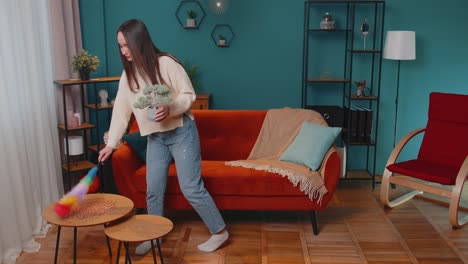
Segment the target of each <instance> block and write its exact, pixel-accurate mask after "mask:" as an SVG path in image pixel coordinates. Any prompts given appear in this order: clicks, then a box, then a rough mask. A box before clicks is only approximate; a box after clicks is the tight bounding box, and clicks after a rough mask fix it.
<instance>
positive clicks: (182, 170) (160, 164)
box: [146, 115, 226, 234]
mask: <svg viewBox="0 0 468 264" xmlns="http://www.w3.org/2000/svg"><path fill="white" fill-rule="evenodd" d="M173 158H174V161H175V164H176V168H177V179H178V180H179V185H180V189H181V190H182V193H183V194H184V196H185V198H186V199H187V200H188V201H189V203H190V204H191V205H192V207H193V208H194V209H195V211H196V212H197V213H198V215H200V217H201V219H202V220H203V222H204V223H205V224H206V225H207V226H208V229H209V230H210V232H211V233H212V234H214V233H217V232H219V231H221V230H222V229H223V228H224V227H225V226H226V224H225V223H224V220H223V218H222V217H221V214H220V212H219V210H218V208H217V207H216V204H215V203H214V201H213V198H212V197H211V195H210V194H209V193H208V191H207V190H206V189H205V186H204V184H203V180H202V178H201V155H200V139H199V138H198V131H197V126H196V124H195V122H194V121H193V120H191V119H190V118H189V117H188V116H186V115H184V125H183V126H182V127H178V128H176V129H174V130H171V131H166V132H156V133H153V134H151V135H149V136H148V146H147V154H146V182H147V186H148V187H147V190H146V202H147V205H148V213H149V214H152V215H163V212H164V193H165V190H166V185H167V173H168V170H169V165H170V163H171V161H172V159H173Z"/></svg>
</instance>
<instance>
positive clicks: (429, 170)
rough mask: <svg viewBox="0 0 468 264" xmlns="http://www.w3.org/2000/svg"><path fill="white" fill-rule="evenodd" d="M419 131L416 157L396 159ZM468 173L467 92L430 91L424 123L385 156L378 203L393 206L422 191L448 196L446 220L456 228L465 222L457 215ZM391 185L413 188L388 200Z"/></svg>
mask: <svg viewBox="0 0 468 264" xmlns="http://www.w3.org/2000/svg"><path fill="white" fill-rule="evenodd" d="M422 132H425V133H424V136H423V140H422V143H421V147H420V149H419V154H418V157H417V158H416V159H413V160H408V161H402V162H396V160H397V158H398V156H399V154H400V152H401V151H402V149H403V147H404V146H405V145H406V144H407V143H408V142H409V141H410V140H411V139H412V138H413V137H415V136H416V135H418V134H419V133H422ZM404 176H406V177H404ZM467 176H468V95H459V94H447V93H435V92H434V93H431V95H430V100H429V119H428V122H427V126H426V127H425V128H421V129H416V130H414V131H412V132H410V133H408V134H407V135H406V136H404V137H403V138H402V139H401V141H400V142H399V143H398V144H397V146H396V147H395V149H394V150H393V151H392V153H391V155H390V157H389V159H388V162H387V165H386V168H385V171H384V174H383V179H382V186H381V192H380V200H381V203H382V204H383V205H385V206H388V207H395V206H398V205H400V204H402V203H404V202H406V201H408V200H410V199H412V198H413V197H414V196H416V195H418V194H422V193H423V192H429V193H432V194H436V195H439V196H443V197H446V198H449V199H450V205H449V222H450V224H451V225H452V227H453V228H458V227H461V226H463V225H464V224H465V223H466V222H467V221H468V217H464V218H462V219H459V218H458V210H459V203H460V195H461V193H462V191H463V185H464V183H465V181H466V178H467ZM390 184H395V185H401V186H405V187H408V188H410V189H413V191H411V192H409V193H406V194H405V195H403V196H401V197H399V198H397V199H395V200H393V201H389V185H390ZM444 186H450V187H451V188H446V187H444Z"/></svg>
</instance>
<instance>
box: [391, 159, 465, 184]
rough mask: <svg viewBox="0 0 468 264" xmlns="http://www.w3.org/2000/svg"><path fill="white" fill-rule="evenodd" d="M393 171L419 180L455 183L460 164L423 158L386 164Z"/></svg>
mask: <svg viewBox="0 0 468 264" xmlns="http://www.w3.org/2000/svg"><path fill="white" fill-rule="evenodd" d="M387 169H388V170H389V171H391V172H393V173H397V174H403V175H407V176H411V177H415V178H418V179H421V180H425V181H430V182H437V183H440V184H445V185H455V180H456V179H457V174H458V170H459V169H460V166H451V165H447V164H441V163H433V162H427V161H425V160H408V161H403V162H398V163H394V164H391V165H389V166H387Z"/></svg>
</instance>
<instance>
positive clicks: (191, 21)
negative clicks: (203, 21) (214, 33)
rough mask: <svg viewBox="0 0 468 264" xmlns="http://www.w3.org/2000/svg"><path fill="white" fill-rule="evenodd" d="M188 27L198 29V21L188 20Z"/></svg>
mask: <svg viewBox="0 0 468 264" xmlns="http://www.w3.org/2000/svg"><path fill="white" fill-rule="evenodd" d="M186 27H196V21H195V19H193V18H188V19H187V24H186Z"/></svg>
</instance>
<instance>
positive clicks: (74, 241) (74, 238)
mask: <svg viewBox="0 0 468 264" xmlns="http://www.w3.org/2000/svg"><path fill="white" fill-rule="evenodd" d="M77 229H78V228H76V227H74V228H73V264H76V233H77Z"/></svg>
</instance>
